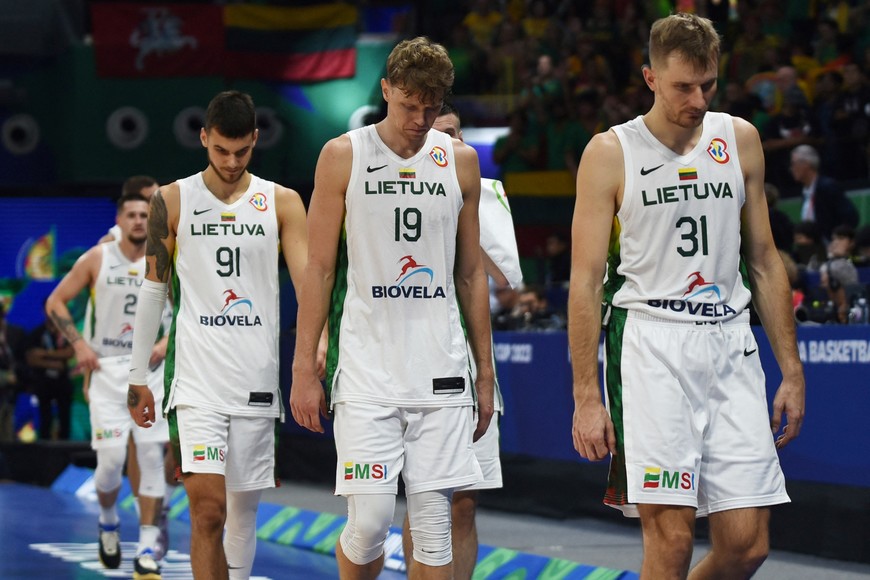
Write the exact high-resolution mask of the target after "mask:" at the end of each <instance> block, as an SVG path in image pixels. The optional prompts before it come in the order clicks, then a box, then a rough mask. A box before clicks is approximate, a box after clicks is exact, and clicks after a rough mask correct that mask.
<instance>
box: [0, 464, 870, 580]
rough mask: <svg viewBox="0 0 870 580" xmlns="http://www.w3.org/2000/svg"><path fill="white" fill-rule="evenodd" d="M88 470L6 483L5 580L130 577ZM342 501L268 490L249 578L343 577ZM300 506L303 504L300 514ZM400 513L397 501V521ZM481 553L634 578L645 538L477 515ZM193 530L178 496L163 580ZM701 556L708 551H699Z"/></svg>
mask: <svg viewBox="0 0 870 580" xmlns="http://www.w3.org/2000/svg"><path fill="white" fill-rule="evenodd" d="M90 475H91V472H90V470H88V469H83V468H76V467H70V468H68V469H67V471H65V472H64V473H63V474H62V475H61V476H60V477H59V478H58V480H57V481H56V482H55V483H54V485H53V486H52V487H51V488H45V487H39V486H34V485H26V484H20V483H0V522H2V523H0V579H4V580H6V579H8V580H32V579H36V578H75V579H77V580H86V579H92V578H93V579H98V578H131V577H132V558H133V553H134V552H135V540H136V537H137V522H136V516H135V512H134V510H133V504H132V496H131V495H130V494H129V489H127V488H126V482H125V489H122V492H121V500H120V504H121V509H119V515H120V516H121V538H122V541H123V543H122V554H123V562H122V565H121V567H120V568H119V569H118V570H106V569H104V568H103V567H102V565H101V564H100V563H99V561H98V559H97V544H96V527H97V526H96V522H97V514H98V510H97V504H96V499H95V496H94V494H93V486H92V484H91V483H90ZM344 505H345V504H344V499H343V498H338V497H335V496H333V495H332V494H331V493H330V490H328V489H325V488H324V487H323V486H322V485H314V484H297V483H290V484H285V485H283V486H282V487H281V488H279V489H275V490H270V491H268V492H267V493H266V494H265V495H264V498H263V503H262V505H261V509H260V513H259V516H258V536H259V538H260V541H259V542H258V545H257V556H256V561H255V564H254V571H253V578H256V579H260V580H264V579H267V578H268V579H273V580H278V579H282V580H283V579H295V578H299V579H305V580H308V579H311V580H319V579H333V578H337V577H338V570H337V567H336V563H335V556H334V551H333V546H334V544H335V538H336V537H337V535H338V533H340V530H341V527H342V526H343V524H344V518H343V517H342V516H341V514H342V513H343V511H344ZM297 506H304V507H297ZM403 516H404V504H403V502H401V501H399V502H398V504H397V508H396V520H395V522H394V523H395V524H396V525H399V523H400V522H401V518H402V517H403ZM478 529H479V535H480V542H481V549H480V556H479V560H478V568H477V571H476V573H475V579H476V580H478V579H487V578H514V579H520V578H523V579H533V578H547V579H557V578H558V579H561V578H565V579H587V580H633V579H636V578H637V577H638V576H637V573H636V570H637V569H638V567H639V564H640V557H641V543H640V533H639V531H638V530H637V529H636V528H635V527H633V526H626V525H622V524H617V523H613V522H607V521H602V520H600V519H594V520H593V519H589V520H551V519H547V518H540V517H535V516H525V515H520V514H513V513H511V514H508V513H504V512H498V511H492V510H481V512H480V514H479V517H478ZM397 533H398V529H396V528H394V529H393V531H392V533H391V536H390V538H389V539H388V543H387V568H388V569H385V571H384V572H383V574H382V575H381V578H382V579H384V580H394V579H400V578H404V577H405V574H404V572H403V571H401V568H402V564H401V553H400V551H399V550H400V541H399V537H398V534H397ZM189 534H190V526H189V514H188V512H187V498H186V496H184V492H183V490H179V491H177V492H176V494H175V495H174V496H173V500H172V510H171V520H170V547H171V550H170V552H169V553H168V555H167V557H166V559H165V560H164V563H163V578H164V580H175V579H179V580H180V579H189V578H192V574H191V571H190V556H189V554H190V542H189ZM696 552H697V553H696V556H695V557H696V559H697V558H700V557H701V556H702V555H703V554H704V553H705V552H706V548H705V546H704V545H703V544H701V545H699V546H698V549H697V550H696ZM755 578H757V579H760V580H780V579H786V578H788V579H798V580H799V579H813V580H858V579H868V578H870V565H866V564H857V563H849V562H839V561H833V560H826V559H821V558H816V557H812V556H806V555H801V554H794V553H790V552H776V551H774V552H773V553H772V554H771V556H770V558H769V559H768V561H767V562H766V563H765V564H764V566H763V567H762V568H761V570H760V571H759V572H758V574H757V575H756V576H755Z"/></svg>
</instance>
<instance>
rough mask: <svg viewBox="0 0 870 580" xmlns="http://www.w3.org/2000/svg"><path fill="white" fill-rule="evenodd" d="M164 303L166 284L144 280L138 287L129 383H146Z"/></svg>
mask: <svg viewBox="0 0 870 580" xmlns="http://www.w3.org/2000/svg"><path fill="white" fill-rule="evenodd" d="M164 304H166V284H165V283H160V282H152V281H151V280H144V281H143V282H142V287H141V288H139V300H138V301H137V304H136V318H135V319H134V321H133V360H132V361H131V362H130V378H129V381H130V384H131V385H147V384H148V361H149V359H150V358H151V348H152V347H153V346H154V341H156V340H157V332H158V330H160V322H161V320H162V318H163V305H164Z"/></svg>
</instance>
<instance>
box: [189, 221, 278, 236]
mask: <svg viewBox="0 0 870 580" xmlns="http://www.w3.org/2000/svg"><path fill="white" fill-rule="evenodd" d="M190 235H191V236H265V235H266V232H265V231H264V230H263V226H262V225H261V224H236V223H225V224H210V223H198V224H190Z"/></svg>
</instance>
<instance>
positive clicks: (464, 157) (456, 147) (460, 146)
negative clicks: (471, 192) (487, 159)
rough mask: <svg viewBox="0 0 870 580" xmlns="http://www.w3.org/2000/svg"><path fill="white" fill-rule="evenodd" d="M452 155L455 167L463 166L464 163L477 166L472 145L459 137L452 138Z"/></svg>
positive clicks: (475, 153) (475, 154)
mask: <svg viewBox="0 0 870 580" xmlns="http://www.w3.org/2000/svg"><path fill="white" fill-rule="evenodd" d="M453 155H454V156H455V157H456V166H457V168H459V167H463V166H464V165H466V164H469V165H474V166H475V167H479V165H478V158H477V151H476V150H475V149H474V147H472V146H471V145H468V144H467V143H464V142H462V141H460V140H459V139H453Z"/></svg>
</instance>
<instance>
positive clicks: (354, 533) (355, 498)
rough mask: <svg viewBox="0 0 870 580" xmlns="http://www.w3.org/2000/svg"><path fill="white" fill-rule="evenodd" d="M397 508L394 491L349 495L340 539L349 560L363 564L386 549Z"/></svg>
mask: <svg viewBox="0 0 870 580" xmlns="http://www.w3.org/2000/svg"><path fill="white" fill-rule="evenodd" d="M395 509H396V496H395V495H393V494H371V495H370V494H358V495H349V496H347V525H346V526H345V527H344V531H342V532H341V536H340V537H339V539H338V540H339V542H341V549H342V550H343V551H344V555H345V556H347V559H348V560H350V561H351V562H353V563H354V564H358V565H360V566H362V565H363V564H368V563H369V562H372V561H374V560H375V559H377V558H378V556H380V555H381V554H383V553H384V542H385V541H386V540H387V534H388V533H389V531H390V524H391V523H393V512H394V511H395Z"/></svg>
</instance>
